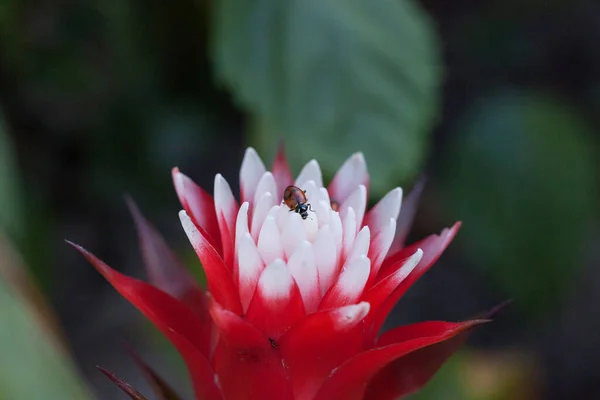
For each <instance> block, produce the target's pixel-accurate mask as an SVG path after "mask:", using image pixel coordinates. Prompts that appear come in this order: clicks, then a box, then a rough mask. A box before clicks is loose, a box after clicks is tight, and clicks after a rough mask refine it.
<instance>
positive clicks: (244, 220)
mask: <svg viewBox="0 0 600 400" xmlns="http://www.w3.org/2000/svg"><path fill="white" fill-rule="evenodd" d="M248 207H249V204H248V202H245V203H243V204H242V206H241V207H240V210H239V211H238V214H237V219H236V221H235V243H236V248H237V243H238V242H239V241H240V239H241V237H242V236H243V235H244V234H245V233H249V229H248Z"/></svg>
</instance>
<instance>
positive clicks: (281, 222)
mask: <svg viewBox="0 0 600 400" xmlns="http://www.w3.org/2000/svg"><path fill="white" fill-rule="evenodd" d="M292 213H294V210H290V209H289V208H288V206H286V205H285V204H281V205H280V206H279V208H278V209H277V211H276V212H275V221H277V227H278V228H279V232H283V231H284V230H285V227H286V224H287V219H288V216H289V215H291V214H292Z"/></svg>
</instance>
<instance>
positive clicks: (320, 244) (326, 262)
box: [313, 225, 337, 295]
mask: <svg viewBox="0 0 600 400" xmlns="http://www.w3.org/2000/svg"><path fill="white" fill-rule="evenodd" d="M313 252H314V253H315V262H316V264H317V270H318V271H319V284H320V285H321V286H320V289H321V295H324V294H325V292H327V290H328V289H329V287H330V286H331V284H332V283H333V280H334V278H335V276H336V274H337V270H336V266H337V252H336V248H335V238H334V237H333V232H332V231H331V228H330V227H329V225H325V226H323V227H322V228H321V229H319V232H318V233H317V237H316V238H315V241H314V242H313Z"/></svg>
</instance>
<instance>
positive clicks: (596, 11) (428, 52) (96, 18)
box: [0, 0, 600, 400]
mask: <svg viewBox="0 0 600 400" xmlns="http://www.w3.org/2000/svg"><path fill="white" fill-rule="evenodd" d="M599 43H600V3H598V2H597V1H592V0H573V1H570V2H567V1H559V0H545V1H541V0H529V1H525V2H521V1H516V0H508V1H497V0H494V1H483V2H481V1H466V0H457V1H451V2H447V1H435V0H421V1H420V2H418V3H417V2H415V1H407V0H378V1H374V0H373V1H371V2H363V1H359V0H351V1H350V0H349V1H347V2H341V1H337V2H336V1H331V2H324V1H323V2H320V1H305V2H300V1H292V0H264V1H250V0H244V1H242V0H212V1H209V0H175V1H172V2H170V3H166V2H159V1H137V0H103V1H95V0H79V1H76V0H40V1H23V0H2V1H1V2H0V108H1V109H0V114H1V115H0V125H1V126H0V233H3V236H2V237H1V238H2V240H0V276H1V277H2V280H0V283H1V284H2V285H1V286H0V295H1V297H2V301H0V313H1V315H2V319H1V322H0V324H1V325H0V354H2V357H1V359H0V399H3V400H4V399H6V400H16V399H23V398H27V399H44V400H46V399H49V400H52V399H65V398H73V399H82V400H83V399H87V398H92V397H97V398H103V399H110V398H121V397H118V396H122V394H119V392H118V389H116V388H115V387H114V386H113V385H112V384H111V383H110V382H109V381H108V380H107V379H106V378H105V377H104V376H102V375H101V374H100V373H99V372H98V371H97V370H96V369H95V366H96V365H97V364H101V365H104V366H105V367H107V368H109V369H111V370H113V371H115V372H117V373H118V374H119V375H120V376H121V377H123V378H124V379H126V380H127V381H128V382H130V383H131V384H132V385H133V386H135V387H139V388H140V389H141V391H143V392H144V391H145V392H146V393H148V392H149V391H148V390H147V386H146V384H145V383H144V382H143V379H142V374H141V373H140V372H139V371H138V370H137V369H136V367H135V365H134V363H133V362H132V361H131V359H130V357H129V355H128V354H127V352H126V351H125V345H126V344H130V345H132V346H133V347H134V348H135V349H136V350H137V351H139V352H140V353H141V354H142V355H143V357H144V358H145V359H146V360H147V361H148V362H149V363H150V364H151V365H153V366H154V367H156V369H157V370H158V371H159V372H161V373H162V374H163V375H164V376H166V377H167V379H168V380H169V381H170V382H171V383H173V384H174V385H175V386H177V387H178V388H180V392H181V393H183V394H187V395H188V396H189V395H190V393H191V391H190V389H189V385H188V383H187V381H186V373H185V370H184V368H183V365H182V363H181V361H180V360H179V358H178V356H177V355H176V354H175V352H174V351H173V349H172V348H171V347H170V346H169V345H168V344H167V343H166V341H165V340H164V339H163V338H162V337H161V336H160V334H159V333H157V332H156V331H155V330H154V328H152V327H151V326H150V325H149V324H148V323H147V322H146V321H145V320H144V319H143V317H142V316H141V315H140V314H139V313H138V312H137V311H136V310H135V309H134V308H133V307H132V306H130V305H129V304H128V303H127V302H126V301H125V300H124V299H122V298H121V297H120V296H119V295H118V294H117V293H116V292H115V291H114V290H113V289H112V288H111V287H110V285H109V284H108V283H106V282H105V281H104V280H103V279H102V278H101V276H100V275H99V274H98V273H97V272H96V271H95V270H94V269H93V268H92V267H91V266H89V265H87V264H86V263H85V262H84V261H83V260H82V259H81V258H80V256H79V255H77V254H75V252H74V251H73V250H72V249H70V248H69V247H68V246H66V245H65V244H64V242H63V239H65V238H68V239H70V240H73V241H75V242H77V243H80V244H82V245H83V246H85V247H87V248H88V249H89V250H90V251H92V252H94V253H95V254H97V255H98V256H99V257H100V258H102V259H103V260H105V261H106V262H107V263H109V264H111V265H112V266H114V267H115V268H117V269H118V270H120V271H124V272H126V273H128V274H130V275H133V276H137V277H144V273H143V268H142V263H141V258H140V255H139V253H138V250H137V237H136V233H135V230H134V227H133V223H132V220H131V217H130V216H129V214H128V211H127V208H126V206H125V203H124V201H123V196H124V195H125V194H126V193H128V194H130V195H131V196H132V197H133V198H134V199H135V201H136V202H137V203H138V205H139V206H140V208H141V209H142V211H143V212H144V213H145V215H146V216H147V217H149V218H150V219H151V220H152V221H153V222H154V223H155V224H156V226H158V228H159V229H160V230H161V232H162V233H163V234H165V236H166V237H167V238H168V240H169V242H170V244H171V245H172V246H173V248H174V249H176V250H177V252H178V253H179V254H180V255H181V256H182V258H183V259H185V260H187V261H188V263H189V264H190V266H193V267H194V268H195V269H196V270H197V267H198V263H197V261H196V259H195V256H194V255H193V254H192V252H191V249H190V247H189V245H188V243H187V239H186V238H185V235H184V234H183V232H182V230H181V228H180V226H179V220H178V218H177V215H176V213H177V212H178V210H179V209H180V206H179V204H178V201H177V198H176V196H175V193H174V190H173V188H172V184H171V179H170V170H171V168H172V167H173V166H179V167H180V169H181V170H182V171H184V172H185V173H187V174H188V175H190V176H191V177H192V178H193V179H195V180H196V182H198V183H199V184H200V185H201V186H203V187H205V188H206V189H207V190H208V191H210V192H212V185H213V179H214V175H215V174H216V173H218V172H220V173H222V174H223V175H224V176H225V177H226V178H227V179H228V180H229V182H230V183H231V184H232V186H236V185H237V174H238V168H239V165H240V162H241V158H242V155H243V151H244V149H245V147H246V146H248V145H251V146H254V147H256V148H257V149H258V151H259V153H261V155H263V158H264V159H265V161H266V163H267V164H270V163H271V161H272V157H273V154H274V150H275V148H276V146H277V144H278V142H279V140H280V139H281V138H283V139H284V140H285V144H286V147H287V150H288V153H289V155H290V158H291V161H292V165H293V167H294V171H295V172H296V173H297V172H299V168H300V166H301V165H302V163H304V162H306V161H308V160H309V159H310V158H313V157H314V158H317V159H318V161H319V162H320V164H321V166H322V167H323V169H324V173H325V176H326V177H331V176H332V174H333V173H334V172H335V169H336V168H337V167H338V166H339V165H340V164H341V162H343V160H344V159H345V158H346V157H348V156H349V155H350V154H351V153H352V152H354V151H363V152H364V153H365V156H366V159H367V163H368V164H369V169H370V173H371V176H372V190H371V193H372V196H371V204H374V202H375V201H376V200H377V199H378V198H380V197H381V196H383V194H385V192H386V191H387V190H389V189H391V188H393V187H394V186H396V185H402V187H403V188H404V189H405V193H407V192H408V191H409V190H410V188H411V187H412V185H413V184H414V183H415V182H416V180H417V179H418V177H420V176H423V175H424V176H425V177H426V179H427V184H426V186H425V190H424V192H423V194H422V196H421V201H420V207H419V211H418V214H417V217H416V220H415V225H414V229H413V230H412V233H411V236H410V238H411V239H412V240H417V239H419V238H422V237H424V236H426V235H428V234H430V233H433V232H439V231H440V230H441V229H442V228H443V227H446V226H449V225H450V224H452V223H453V222H454V221H455V220H462V221H463V222H464V223H463V228H462V229H461V231H460V233H459V235H458V237H457V239H456V240H455V242H454V243H453V244H452V245H451V246H450V248H449V249H448V251H447V252H446V253H445V255H444V256H443V257H442V258H441V260H440V261H439V262H438V263H437V265H436V266H435V267H434V268H433V269H432V270H431V272H429V273H428V274H427V275H425V277H424V278H423V279H421V280H420V281H419V282H418V283H417V284H416V285H415V286H414V287H413V288H412V289H411V290H410V291H409V292H408V294H407V295H406V296H405V298H403V299H402V300H401V301H400V303H399V304H398V307H397V309H396V312H395V313H394V315H393V316H392V317H391V319H390V321H389V324H388V325H390V326H391V325H395V324H399V323H408V322H416V321H421V320H426V319H448V320H457V319H463V318H466V317H469V316H472V315H474V314H476V313H477V312H480V311H482V310H485V309H488V308H490V307H492V306H494V305H495V304H497V303H499V302H501V301H502V300H505V299H507V298H511V299H513V303H512V304H511V305H510V306H509V307H508V308H506V309H504V310H503V311H502V312H501V313H500V314H499V315H498V316H497V318H496V321H495V322H494V323H493V324H489V325H486V326H484V327H482V328H480V329H479V331H478V332H477V333H476V334H475V335H473V337H472V338H471V340H470V341H469V344H468V346H466V347H465V348H464V350H462V351H461V352H460V353H459V354H458V355H457V356H456V357H454V358H453V359H452V360H451V361H450V362H449V363H448V364H447V365H446V366H445V367H444V368H443V369H442V370H441V371H440V373H439V375H438V376H437V377H436V378H435V379H434V380H433V381H432V382H431V383H430V384H429V385H428V386H427V387H426V388H425V390H424V391H423V392H421V393H420V394H418V395H416V396H415V398H417V399H420V400H429V399H435V400H437V399H468V400H504V399H532V400H535V399H549V400H553V399H593V398H600V372H599V371H600V369H599V368H598V367H599V365H600V334H599V333H598V332H600V318H599V315H600V314H599V312H598V304H600V247H599V246H598V244H599V243H600V230H599V228H598V226H599V222H600V218H599V213H598V209H599V208H598V205H599V204H600V201H599V188H600V181H599V178H598V171H599V170H600V168H599V166H598V160H599V157H598V155H599V146H598V144H599V142H600V136H599V133H598V132H599V129H600V117H599V115H600V47H599ZM4 236H5V237H4ZM50 310H54V311H53V312H51V311H50Z"/></svg>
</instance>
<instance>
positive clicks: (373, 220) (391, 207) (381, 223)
mask: <svg viewBox="0 0 600 400" xmlns="http://www.w3.org/2000/svg"><path fill="white" fill-rule="evenodd" d="M401 204H402V189H401V188H399V187H397V188H395V189H394V190H391V191H389V192H388V193H387V194H386V195H385V196H384V197H383V198H382V199H381V200H379V202H377V204H375V206H374V207H373V208H372V209H371V210H369V212H368V213H367V216H366V218H365V224H366V225H369V226H370V227H371V231H372V232H373V235H375V234H377V233H378V232H379V231H380V230H382V229H384V228H385V227H387V226H388V222H389V220H390V218H393V219H395V220H397V219H398V215H399V214H400V205H401Z"/></svg>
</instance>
